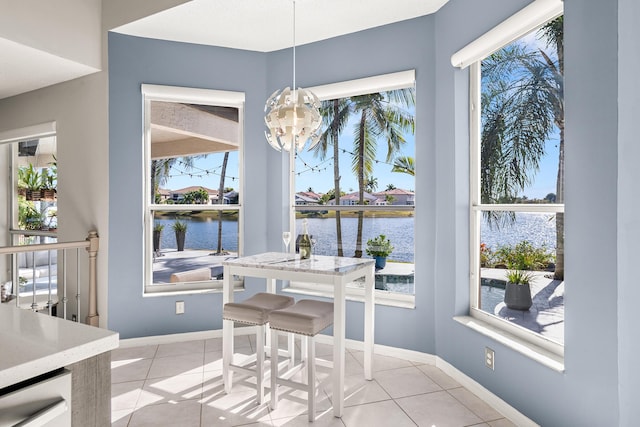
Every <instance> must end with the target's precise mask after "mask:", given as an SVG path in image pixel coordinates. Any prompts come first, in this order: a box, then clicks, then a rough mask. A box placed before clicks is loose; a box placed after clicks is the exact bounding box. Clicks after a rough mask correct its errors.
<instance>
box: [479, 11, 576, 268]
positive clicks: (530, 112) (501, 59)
mask: <svg viewBox="0 0 640 427" xmlns="http://www.w3.org/2000/svg"><path fill="white" fill-rule="evenodd" d="M538 37H539V38H540V37H542V38H544V39H545V40H546V41H547V48H550V49H552V52H551V53H547V52H545V51H544V50H543V49H541V48H538V49H535V50H534V49H531V48H529V47H527V46H526V45H524V44H520V43H514V44H511V45H509V46H506V47H505V48H503V49H501V50H499V51H498V52H496V53H494V54H492V55H491V56H490V57H488V58H487V59H485V60H484V61H482V86H483V91H482V95H481V96H482V102H481V105H482V112H481V114H482V135H481V138H482V139H481V147H480V149H481V159H482V160H481V170H480V175H481V176H480V181H481V184H480V193H481V201H482V203H511V202H512V201H513V200H514V199H515V198H516V197H517V193H518V192H519V191H521V190H523V189H524V188H525V187H526V186H527V185H528V184H530V182H531V180H532V178H533V175H534V174H535V173H536V172H537V171H538V168H539V162H540V160H541V158H542V156H543V155H544V149H545V143H546V141H547V139H548V137H549V136H550V134H551V133H552V132H553V131H554V130H555V129H558V131H559V134H560V142H559V156H558V157H559V158H558V175H557V181H556V203H564V96H563V94H564V83H563V76H564V55H563V50H564V45H563V17H562V16H561V17H559V18H556V19H555V20H553V21H551V22H549V23H548V24H546V25H544V26H543V27H542V28H541V29H540V30H539V31H538ZM554 278H555V279H557V280H563V278H564V214H563V213H557V214H556V270H555V274H554Z"/></svg>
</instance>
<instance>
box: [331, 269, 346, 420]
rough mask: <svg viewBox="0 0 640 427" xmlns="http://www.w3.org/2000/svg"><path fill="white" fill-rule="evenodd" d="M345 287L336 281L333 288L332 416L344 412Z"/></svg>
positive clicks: (339, 415) (337, 415)
mask: <svg viewBox="0 0 640 427" xmlns="http://www.w3.org/2000/svg"><path fill="white" fill-rule="evenodd" d="M345 305H346V302H345V285H344V284H342V283H340V282H338V281H336V282H335V283H334V288H333V415H334V416H336V417H342V413H343V411H344V351H345V323H346V322H345Z"/></svg>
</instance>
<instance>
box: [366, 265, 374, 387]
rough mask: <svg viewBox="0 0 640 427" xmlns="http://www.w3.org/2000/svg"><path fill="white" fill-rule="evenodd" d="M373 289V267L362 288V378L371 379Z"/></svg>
mask: <svg viewBox="0 0 640 427" xmlns="http://www.w3.org/2000/svg"><path fill="white" fill-rule="evenodd" d="M374 288H375V276H374V273H373V267H371V269H369V271H368V272H367V274H366V276H365V286H364V378H365V379H366V380H372V379H373V372H372V371H373V369H372V366H373V341H374V336H375V334H374V326H375V322H374V313H375V305H374V301H373V296H374Z"/></svg>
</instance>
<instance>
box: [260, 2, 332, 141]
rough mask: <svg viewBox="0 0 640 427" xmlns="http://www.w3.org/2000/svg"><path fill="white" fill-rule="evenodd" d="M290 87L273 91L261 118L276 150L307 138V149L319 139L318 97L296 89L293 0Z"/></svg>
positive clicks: (294, 8) (268, 139)
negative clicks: (291, 78) (308, 141)
mask: <svg viewBox="0 0 640 427" xmlns="http://www.w3.org/2000/svg"><path fill="white" fill-rule="evenodd" d="M292 87H293V90H291V88H289V87H286V88H284V89H282V91H275V92H274V93H273V95H271V96H270V97H269V99H268V100H267V103H266V104H265V107H264V111H265V113H266V114H265V117H264V122H265V124H266V125H267V127H268V128H269V130H268V131H265V136H266V138H267V142H269V145H271V146H272V147H273V148H274V149H276V150H278V151H282V150H285V151H291V150H295V151H301V150H302V149H303V148H304V146H305V144H306V143H307V140H309V139H310V140H311V142H310V143H309V146H308V149H311V148H313V147H314V146H315V145H316V144H317V143H318V141H319V140H320V132H319V130H320V125H321V124H322V116H320V111H319V108H320V101H319V100H318V97H317V96H315V95H314V94H313V92H311V91H309V90H305V89H302V88H297V89H296V2H295V0H294V1H293V84H292Z"/></svg>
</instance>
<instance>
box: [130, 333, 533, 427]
mask: <svg viewBox="0 0 640 427" xmlns="http://www.w3.org/2000/svg"><path fill="white" fill-rule="evenodd" d="M234 333H235V335H249V334H255V327H254V326H245V327H236V328H235V329H234ZM211 338H222V330H221V329H216V330H211V331H201V332H185V333H181V334H170V335H156V336H150V337H141V338H128V339H122V340H120V347H121V348H128V347H138V346H143V345H159V344H171V343H176V342H185V341H194V340H204V339H211ZM316 342H319V343H321V344H333V337H331V336H329V335H322V334H319V335H316ZM345 346H346V347H347V348H348V349H350V350H359V351H363V350H364V343H363V342H362V341H355V340H350V339H347V340H346V341H345ZM374 353H375V354H379V355H382V356H389V357H396V358H398V359H404V360H408V361H410V362H415V363H424V364H426V365H432V366H436V367H437V368H440V369H441V370H442V371H443V372H444V373H445V374H447V375H449V376H450V377H451V378H453V379H454V380H456V381H457V382H458V383H460V385H462V386H463V387H464V388H466V389H467V390H469V391H470V392H471V393H473V394H475V395H476V396H478V397H479V398H480V399H482V400H483V401H484V402H486V403H487V404H488V405H490V406H491V407H492V408H494V409H495V410H496V411H498V412H499V413H501V414H502V415H503V416H504V417H505V418H508V419H509V420H511V421H512V422H513V423H514V424H516V425H517V426H521V427H538V424H536V423H534V422H533V421H531V420H530V419H529V418H527V417H526V416H524V415H523V414H522V413H520V412H519V411H518V410H516V409H515V408H513V407H512V406H510V405H509V404H508V403H507V402H505V401H504V400H502V399H500V398H499V397H498V396H496V395H495V394H493V393H491V392H490V391H489V390H487V389H486V388H485V387H484V386H483V385H482V384H480V383H478V382H477V381H475V380H474V379H472V378H470V377H468V376H467V375H465V374H464V373H463V372H462V371H460V370H458V369H457V368H456V367H455V366H453V365H451V364H450V363H449V362H447V361H445V360H444V359H442V358H440V357H438V356H434V355H433V354H428V353H422V352H419V351H414V350H406V349H402V348H397V347H389V346H386V345H380V344H375V345H374Z"/></svg>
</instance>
